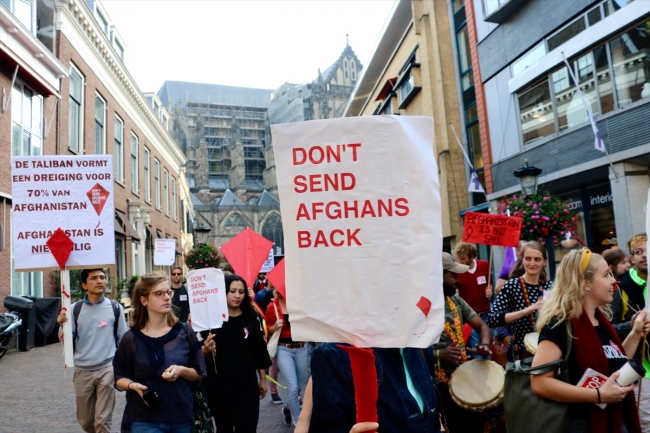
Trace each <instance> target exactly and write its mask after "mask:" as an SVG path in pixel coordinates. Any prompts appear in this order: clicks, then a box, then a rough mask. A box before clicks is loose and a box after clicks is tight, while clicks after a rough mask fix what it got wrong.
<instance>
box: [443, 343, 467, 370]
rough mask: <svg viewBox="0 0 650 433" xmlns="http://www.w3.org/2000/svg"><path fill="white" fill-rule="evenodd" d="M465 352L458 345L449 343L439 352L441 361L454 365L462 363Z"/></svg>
mask: <svg viewBox="0 0 650 433" xmlns="http://www.w3.org/2000/svg"><path fill="white" fill-rule="evenodd" d="M462 354H463V351H462V350H461V349H460V348H459V347H458V346H456V345H449V346H447V347H445V348H444V349H441V350H440V352H439V353H438V356H439V357H440V361H442V362H446V363H448V364H452V365H458V364H460V358H461V355H462Z"/></svg>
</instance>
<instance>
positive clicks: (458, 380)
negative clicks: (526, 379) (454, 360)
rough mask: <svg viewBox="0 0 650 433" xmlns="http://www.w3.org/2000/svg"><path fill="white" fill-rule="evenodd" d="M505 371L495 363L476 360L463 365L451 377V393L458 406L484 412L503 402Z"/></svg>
mask: <svg viewBox="0 0 650 433" xmlns="http://www.w3.org/2000/svg"><path fill="white" fill-rule="evenodd" d="M504 384H505V370H504V369H503V367H501V366H500V365H499V364H497V363H496V362H494V361H488V360H483V359H476V360H473V361H468V362H466V363H464V364H461V365H460V366H459V367H458V368H457V369H456V371H454V373H453V374H452V375H451V379H450V380H449V393H450V394H451V398H452V399H453V400H454V402H456V404H457V405H458V406H460V407H462V408H463V409H466V410H469V411H472V412H484V411H486V410H488V409H492V408H495V407H497V406H499V405H500V404H501V402H502V401H503V389H504Z"/></svg>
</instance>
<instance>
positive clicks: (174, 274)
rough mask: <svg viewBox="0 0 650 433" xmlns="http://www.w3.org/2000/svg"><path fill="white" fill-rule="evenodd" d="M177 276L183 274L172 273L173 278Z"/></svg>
mask: <svg viewBox="0 0 650 433" xmlns="http://www.w3.org/2000/svg"><path fill="white" fill-rule="evenodd" d="M177 275H183V274H181V273H180V272H172V276H174V277H175V276H177Z"/></svg>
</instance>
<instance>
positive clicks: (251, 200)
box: [246, 197, 257, 206]
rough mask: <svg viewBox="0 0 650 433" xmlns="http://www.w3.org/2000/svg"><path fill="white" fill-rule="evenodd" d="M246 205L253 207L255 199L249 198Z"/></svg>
mask: <svg viewBox="0 0 650 433" xmlns="http://www.w3.org/2000/svg"><path fill="white" fill-rule="evenodd" d="M246 204H249V205H251V206H254V205H256V204H257V197H249V198H248V200H246Z"/></svg>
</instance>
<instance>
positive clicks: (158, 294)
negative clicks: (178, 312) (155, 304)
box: [149, 290, 174, 299]
mask: <svg viewBox="0 0 650 433" xmlns="http://www.w3.org/2000/svg"><path fill="white" fill-rule="evenodd" d="M173 293H174V292H172V291H171V290H159V291H157V292H151V293H149V294H150V295H154V296H155V297H156V298H158V299H162V298H164V297H165V295H167V296H169V297H170V298H171V297H172V294H173Z"/></svg>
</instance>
